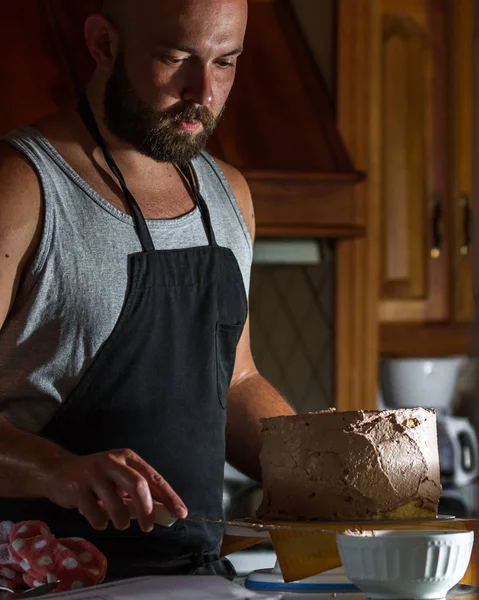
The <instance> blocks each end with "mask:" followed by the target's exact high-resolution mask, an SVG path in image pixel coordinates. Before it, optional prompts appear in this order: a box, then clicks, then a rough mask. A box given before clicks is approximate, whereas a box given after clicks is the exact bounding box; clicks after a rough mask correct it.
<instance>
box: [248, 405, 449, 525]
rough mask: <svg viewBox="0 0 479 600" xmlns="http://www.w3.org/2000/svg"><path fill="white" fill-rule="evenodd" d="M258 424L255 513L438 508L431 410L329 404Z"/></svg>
mask: <svg viewBox="0 0 479 600" xmlns="http://www.w3.org/2000/svg"><path fill="white" fill-rule="evenodd" d="M262 423H263V447H262V450H261V455H260V460H261V467H262V471H263V489H264V496H263V502H262V504H261V506H260V508H259V511H258V516H259V517H260V518H262V519H270V520H298V519H299V520H302V519H308V520H315V519H316V520H318V519H324V520H362V519H381V518H382V519H384V518H414V517H426V516H427V517H430V516H434V515H436V514H437V507H438V502H439V497H440V495H441V491H442V489H441V485H440V478H439V454H438V447H437V430H436V414H435V411H434V410H432V409H423V408H415V409H400V410H385V411H350V412H336V411H334V410H330V411H323V412H320V413H311V414H302V415H294V416H285V417H272V418H268V419H263V420H262Z"/></svg>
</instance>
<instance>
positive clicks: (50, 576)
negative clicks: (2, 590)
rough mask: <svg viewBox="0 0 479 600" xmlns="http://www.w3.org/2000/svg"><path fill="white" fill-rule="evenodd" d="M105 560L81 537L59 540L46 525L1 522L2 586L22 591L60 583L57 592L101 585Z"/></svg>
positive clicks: (105, 567)
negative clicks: (55, 582) (45, 584)
mask: <svg viewBox="0 0 479 600" xmlns="http://www.w3.org/2000/svg"><path fill="white" fill-rule="evenodd" d="M106 569H107V560H106V557H105V556H104V555H103V554H102V553H101V552H100V551H99V550H98V549H97V548H95V546H93V544H90V542H87V541H86V540H84V539H82V538H62V539H58V540H57V539H56V538H55V536H54V535H53V534H52V532H51V531H50V529H49V528H48V526H47V525H46V524H45V523H42V522H40V521H24V522H22V523H17V524H15V525H14V524H13V523H9V522H5V521H4V522H1V523H0V586H5V587H9V588H10V589H13V590H20V589H23V588H25V587H29V588H31V587H38V586H40V585H42V584H44V583H50V582H53V581H61V583H60V584H59V585H58V587H57V588H56V589H55V592H64V591H67V590H76V589H80V588H84V587H89V586H92V585H97V584H98V583H101V582H102V581H103V579H104V578H105V575H106Z"/></svg>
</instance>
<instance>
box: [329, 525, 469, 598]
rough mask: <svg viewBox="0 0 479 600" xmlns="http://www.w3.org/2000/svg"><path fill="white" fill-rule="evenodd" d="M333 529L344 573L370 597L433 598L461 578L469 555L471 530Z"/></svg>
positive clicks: (439, 595)
mask: <svg viewBox="0 0 479 600" xmlns="http://www.w3.org/2000/svg"><path fill="white" fill-rule="evenodd" d="M374 534H375V535H374V537H370V536H360V535H347V534H338V536H337V545H338V550H339V554H340V556H341V560H342V563H343V566H344V570H345V572H346V575H347V576H348V577H349V579H351V581H353V582H354V583H355V584H356V585H357V586H358V587H359V589H360V590H362V591H363V592H364V593H365V594H366V595H367V596H368V597H369V598H375V599H378V598H384V599H390V600H399V599H401V600H404V599H407V600H410V599H413V598H419V599H427V600H437V599H442V598H445V597H446V594H447V592H448V591H449V590H450V589H452V588H453V587H454V586H455V585H456V584H457V583H459V582H460V581H461V579H462V578H463V577H464V574H465V572H466V570H467V567H468V565H469V561H470V559H471V553H472V546H473V543H474V533H473V532H472V531H375V532H374Z"/></svg>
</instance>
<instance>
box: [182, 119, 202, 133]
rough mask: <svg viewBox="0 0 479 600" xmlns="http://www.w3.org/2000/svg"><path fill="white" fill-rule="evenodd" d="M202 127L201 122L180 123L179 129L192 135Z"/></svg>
mask: <svg viewBox="0 0 479 600" xmlns="http://www.w3.org/2000/svg"><path fill="white" fill-rule="evenodd" d="M200 127H201V121H178V129H179V130H180V131H186V132H188V133H192V132H195V131H197V130H198V129H199V128H200Z"/></svg>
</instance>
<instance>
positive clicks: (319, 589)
mask: <svg viewBox="0 0 479 600" xmlns="http://www.w3.org/2000/svg"><path fill="white" fill-rule="evenodd" d="M245 586H246V587H247V588H248V589H249V590H252V591H255V592H316V593H320V594H351V593H358V594H360V593H361V592H360V591H359V589H358V588H357V587H356V586H355V585H354V584H353V583H352V582H351V581H350V580H349V579H348V578H347V577H346V575H345V574H344V570H343V568H342V567H341V568H339V569H334V570H332V571H327V572H326V573H321V574H320V575H315V576H314V577H308V578H306V579H301V580H300V581H291V582H289V583H286V582H285V581H284V579H283V575H282V574H281V569H280V566H279V563H278V561H276V564H275V566H274V568H273V569H260V570H258V571H253V572H252V573H250V574H249V575H248V577H247V578H246V581H245Z"/></svg>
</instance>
